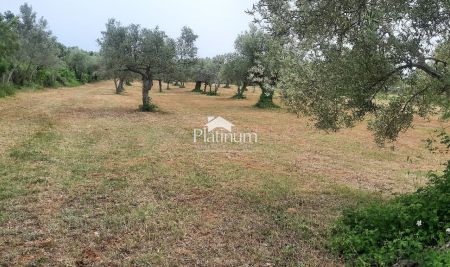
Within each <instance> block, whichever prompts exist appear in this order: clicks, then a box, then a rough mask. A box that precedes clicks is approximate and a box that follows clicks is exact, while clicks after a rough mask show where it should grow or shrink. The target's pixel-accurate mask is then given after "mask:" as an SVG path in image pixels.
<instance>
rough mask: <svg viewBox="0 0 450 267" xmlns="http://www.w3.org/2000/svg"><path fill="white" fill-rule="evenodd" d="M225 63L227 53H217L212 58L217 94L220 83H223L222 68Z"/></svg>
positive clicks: (215, 91)
mask: <svg viewBox="0 0 450 267" xmlns="http://www.w3.org/2000/svg"><path fill="white" fill-rule="evenodd" d="M224 64H225V55H217V56H215V57H214V58H213V59H212V66H211V68H212V73H213V76H214V77H213V82H214V94H217V91H218V90H219V87H220V84H221V83H222V75H221V70H222V68H223V66H224Z"/></svg>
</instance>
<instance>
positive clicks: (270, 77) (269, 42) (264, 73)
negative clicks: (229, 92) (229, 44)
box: [235, 24, 281, 108]
mask: <svg viewBox="0 0 450 267" xmlns="http://www.w3.org/2000/svg"><path fill="white" fill-rule="evenodd" d="M278 43H279V42H276V41H275V40H274V39H273V38H272V37H271V36H270V35H268V34H267V33H265V32H264V31H263V30H261V29H259V28H258V27H257V26H256V25H253V24H251V25H250V29H249V30H248V31H246V32H244V33H243V34H241V35H239V36H238V38H237V39H236V41H235V48H236V52H237V54H238V55H240V56H241V57H242V59H244V62H241V63H242V65H241V68H243V74H244V75H245V76H243V80H242V89H243V90H239V92H238V93H237V95H236V97H238V98H241V97H242V96H243V93H244V91H245V89H246V87H247V85H248V84H249V83H253V84H257V85H258V86H259V87H260V88H261V96H260V99H259V102H258V104H257V107H261V108H265V107H276V105H275V104H274V103H273V94H274V91H275V87H276V85H277V82H278V76H279V66H280V63H279V62H280V58H279V57H280V53H279V51H281V50H280V49H279V46H277V45H276V44H278Z"/></svg>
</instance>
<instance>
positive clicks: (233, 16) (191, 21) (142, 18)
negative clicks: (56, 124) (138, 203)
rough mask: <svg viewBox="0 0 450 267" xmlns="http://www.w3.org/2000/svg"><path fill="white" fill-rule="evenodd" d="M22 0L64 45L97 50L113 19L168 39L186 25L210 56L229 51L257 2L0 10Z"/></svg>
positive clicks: (79, 0) (186, 0) (159, 0)
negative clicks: (161, 32)
mask: <svg viewBox="0 0 450 267" xmlns="http://www.w3.org/2000/svg"><path fill="white" fill-rule="evenodd" d="M24 2H27V3H28V4H30V5H32V6H33V9H34V10H35V12H37V13H38V16H39V17H41V16H43V17H44V18H45V19H47V21H48V23H49V28H50V29H51V30H52V32H53V34H54V35H55V36H56V37H58V40H59V41H60V42H61V43H63V44H65V45H68V46H78V47H81V48H83V49H86V50H93V51H97V50H98V46H97V43H96V39H97V38H99V37H100V32H101V31H102V30H103V29H104V28H105V26H104V25H105V23H106V22H107V20H108V18H112V17H113V18H116V19H117V20H119V21H121V22H122V23H123V24H130V23H137V24H141V25H142V26H144V27H149V28H152V27H155V26H160V28H161V29H162V30H164V31H166V33H167V34H168V35H169V36H171V37H173V38H176V37H178V36H179V34H180V30H181V27H183V26H185V25H187V26H189V27H191V28H192V29H193V30H194V32H195V33H196V34H197V35H199V39H198V40H197V46H198V47H199V55H200V56H202V57H205V56H209V57H211V56H215V55H217V54H222V53H226V52H231V51H233V45H234V40H235V38H236V36H237V35H238V34H239V33H241V32H242V31H244V30H246V29H247V28H248V24H249V23H250V22H251V20H252V18H251V16H249V15H247V14H246V13H245V12H244V11H245V10H247V9H250V8H251V7H252V4H253V3H254V2H256V0H147V1H145V0H70V1H61V0H26V1H24V0H0V12H4V11H6V10H11V11H13V12H14V13H18V11H19V6H20V5H22V4H23V3H24Z"/></svg>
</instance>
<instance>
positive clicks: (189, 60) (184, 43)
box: [176, 26, 198, 87]
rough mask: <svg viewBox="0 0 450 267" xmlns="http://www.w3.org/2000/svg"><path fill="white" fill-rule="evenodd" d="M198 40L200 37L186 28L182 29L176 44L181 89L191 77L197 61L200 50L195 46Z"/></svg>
mask: <svg viewBox="0 0 450 267" xmlns="http://www.w3.org/2000/svg"><path fill="white" fill-rule="evenodd" d="M197 38H198V35H196V34H195V33H194V31H193V30H192V29H191V28H189V27H187V26H185V27H183V28H182V29H181V36H180V37H179V38H178V39H177V42H176V49H177V67H178V71H177V74H178V79H179V81H180V83H181V84H180V86H181V87H184V83H185V81H186V80H187V79H188V77H189V76H190V75H191V70H192V65H193V64H194V63H195V61H196V59H197V51H198V48H197V47H196V46H195V41H196V40H197Z"/></svg>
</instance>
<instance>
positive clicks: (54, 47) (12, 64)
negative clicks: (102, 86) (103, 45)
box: [0, 4, 101, 97]
mask: <svg viewBox="0 0 450 267" xmlns="http://www.w3.org/2000/svg"><path fill="white" fill-rule="evenodd" d="M0 35H1V36H2V37H1V39H0V78H1V80H0V97H4V96H8V95H12V94H14V92H15V91H16V90H17V89H20V88H42V87H59V86H77V85H80V84H82V83H87V82H94V81H97V80H99V79H101V77H100V72H99V69H100V65H99V57H98V56H97V54H96V53H94V52H86V51H83V50H81V49H79V48H77V47H66V46H64V45H63V44H61V43H59V42H58V41H57V40H56V37H54V36H53V35H52V33H51V32H50V31H49V30H48V27H47V21H46V20H45V19H44V18H40V19H38V18H37V14H36V13H35V12H34V11H33V9H32V8H31V6H29V5H28V4H24V5H22V6H21V7H20V13H19V14H18V15H16V14H13V13H11V12H9V11H7V12H5V13H3V14H0Z"/></svg>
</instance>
